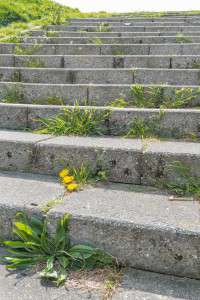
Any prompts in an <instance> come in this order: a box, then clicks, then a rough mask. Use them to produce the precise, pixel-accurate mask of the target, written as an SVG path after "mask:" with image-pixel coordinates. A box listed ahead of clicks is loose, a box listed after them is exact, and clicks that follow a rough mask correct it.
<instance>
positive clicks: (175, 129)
mask: <svg viewBox="0 0 200 300" xmlns="http://www.w3.org/2000/svg"><path fill="white" fill-rule="evenodd" d="M70 109H73V108H70ZM82 109H84V107H83V108H82ZM86 109H88V107H86ZM95 109H97V111H102V108H99V109H98V108H97V107H96V108H95ZM106 109H107V108H105V110H106ZM62 111H63V107H62V108H60V107H51V106H40V105H39V106H37V105H34V106H33V105H31V106H27V105H10V104H8V105H6V104H1V105H0V128H2V129H10V130H24V129H26V128H30V129H35V128H38V127H40V126H41V124H40V123H39V122H38V120H39V119H40V118H52V117H55V116H56V115H57V114H59V113H62ZM110 112H111V113H110V116H109V117H108V118H107V121H106V122H105V124H104V125H103V127H104V128H105V129H106V130H107V134H108V135H114V136H115V135H125V134H127V132H128V130H129V129H130V126H131V125H130V124H131V122H132V121H133V120H136V119H137V118H139V119H141V120H145V121H147V122H148V121H150V120H157V121H156V123H158V122H159V124H160V127H161V130H160V133H161V136H162V135H163V134H165V135H166V134H168V137H176V138H183V137H187V136H188V137H189V136H190V135H191V134H193V135H197V136H199V137H200V128H199V124H200V111H199V110H195V111H192V110H179V111H176V110H165V111H163V113H164V116H163V117H162V118H161V120H160V121H158V120H159V115H160V111H159V110H154V111H152V110H150V109H149V110H148V109H125V110H124V109H112V110H110ZM162 128H163V129H162Z"/></svg>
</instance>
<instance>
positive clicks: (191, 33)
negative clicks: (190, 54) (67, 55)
mask: <svg viewBox="0 0 200 300" xmlns="http://www.w3.org/2000/svg"><path fill="white" fill-rule="evenodd" d="M53 32H54V34H55V36H56V37H135V36H140V37H143V36H176V35H177V32H174V31H170V32H159V31H158V32H80V31H62V30H59V31H53ZM187 35H189V36H199V32H198V31H188V32H187ZM30 36H32V37H41V36H48V31H45V30H31V31H30Z"/></svg>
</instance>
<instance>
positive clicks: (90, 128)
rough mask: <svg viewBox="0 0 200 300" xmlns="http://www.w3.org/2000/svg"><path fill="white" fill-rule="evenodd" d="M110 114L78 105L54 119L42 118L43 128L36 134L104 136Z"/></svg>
mask: <svg viewBox="0 0 200 300" xmlns="http://www.w3.org/2000/svg"><path fill="white" fill-rule="evenodd" d="M109 114H110V112H109V111H108V110H106V111H99V110H96V109H95V108H83V107H82V108H81V107H80V106H79V105H78V104H76V105H75V106H74V107H70V108H64V109H63V110H62V111H61V112H60V113H59V114H58V115H56V116H55V117H52V118H42V119H39V120H38V122H40V123H41V128H39V129H38V130H36V133H40V134H41V133H44V134H54V135H83V136H88V135H104V134H106V132H107V128H106V126H105V123H106V121H107V120H108V117H109Z"/></svg>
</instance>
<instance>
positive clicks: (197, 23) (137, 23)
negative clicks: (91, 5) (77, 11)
mask: <svg viewBox="0 0 200 300" xmlns="http://www.w3.org/2000/svg"><path fill="white" fill-rule="evenodd" d="M69 25H70V26H102V27H109V26H112V27H114V26H187V25H189V26H200V19H198V20H189V21H181V20H178V21H177V20H170V21H167V20H166V21H164V22H163V21H162V20H155V21H153V22H152V21H148V20H143V21H135V20H131V21H129V20H124V21H121V22H116V21H112V22H100V21H96V22H91V21H73V22H69Z"/></svg>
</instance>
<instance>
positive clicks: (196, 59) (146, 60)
mask: <svg viewBox="0 0 200 300" xmlns="http://www.w3.org/2000/svg"><path fill="white" fill-rule="evenodd" d="M34 64H38V67H43V68H105V69H106V68H123V67H124V68H136V67H137V68H173V69H195V68H197V69H198V68H199V64H200V56H199V55H182V56H180V55H172V56H170V55H118V56H114V55H91V56H88V55H76V56H74V55H66V56H64V55H34V56H31V57H30V56H28V55H22V56H19V55H8V54H4V55H3V54H1V55H0V66H1V67H34Z"/></svg>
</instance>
